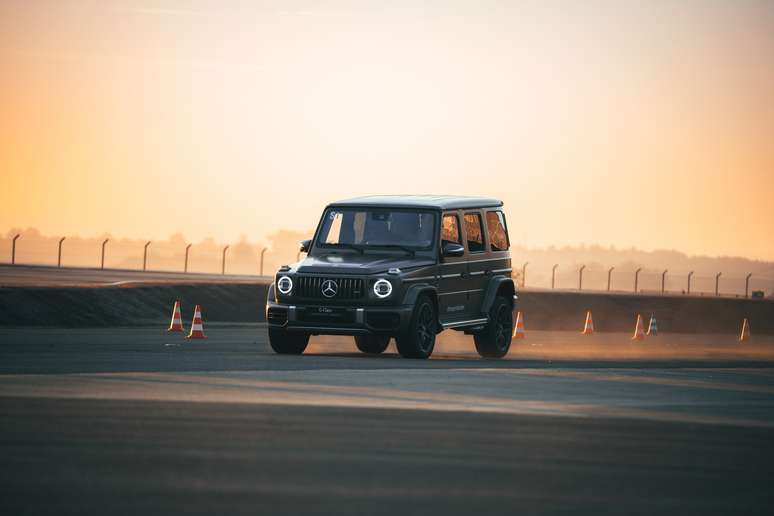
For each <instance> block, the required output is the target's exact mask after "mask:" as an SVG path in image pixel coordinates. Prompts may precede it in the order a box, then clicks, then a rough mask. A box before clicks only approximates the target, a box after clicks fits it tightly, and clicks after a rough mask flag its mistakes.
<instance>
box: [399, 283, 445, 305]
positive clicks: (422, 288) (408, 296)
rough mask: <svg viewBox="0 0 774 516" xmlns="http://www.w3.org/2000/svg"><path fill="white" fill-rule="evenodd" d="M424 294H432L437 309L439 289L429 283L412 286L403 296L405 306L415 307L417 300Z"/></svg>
mask: <svg viewBox="0 0 774 516" xmlns="http://www.w3.org/2000/svg"><path fill="white" fill-rule="evenodd" d="M422 294H430V296H431V297H432V298H433V301H434V302H435V305H436V307H437V306H438V289H436V288H435V287H434V286H433V285H430V284H428V283H421V284H418V285H411V286H410V287H409V288H408V289H407V290H406V293H405V294H404V295H403V304H404V305H412V306H413V305H414V304H416V302H417V299H418V298H419V296H421V295H422Z"/></svg>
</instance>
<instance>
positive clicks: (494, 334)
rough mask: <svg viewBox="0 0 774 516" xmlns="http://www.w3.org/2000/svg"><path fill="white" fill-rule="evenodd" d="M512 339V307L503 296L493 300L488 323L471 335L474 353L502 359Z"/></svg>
mask: <svg viewBox="0 0 774 516" xmlns="http://www.w3.org/2000/svg"><path fill="white" fill-rule="evenodd" d="M512 337H513V307H512V306H511V304H510V303H508V300H507V299H506V298H505V297H503V296H498V297H496V298H495V301H494V303H493V304H492V309H491V310H490V311H489V322H488V323H487V325H486V326H485V327H484V329H483V330H482V331H481V332H479V333H476V334H474V335H473V340H474V341H475V343H476V351H478V354H479V355H481V356H482V357H485V358H502V357H504V356H505V355H507V354H508V350H509V349H510V348H511V338H512Z"/></svg>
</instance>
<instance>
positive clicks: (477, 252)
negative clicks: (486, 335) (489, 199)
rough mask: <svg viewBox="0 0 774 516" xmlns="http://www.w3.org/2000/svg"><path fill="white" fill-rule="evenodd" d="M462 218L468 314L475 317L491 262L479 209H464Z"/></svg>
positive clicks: (482, 297) (479, 310)
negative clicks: (466, 255) (466, 264)
mask: <svg viewBox="0 0 774 516" xmlns="http://www.w3.org/2000/svg"><path fill="white" fill-rule="evenodd" d="M463 220H464V222H463V227H464V229H465V248H466V250H467V253H468V278H467V281H466V282H465V289H466V291H467V305H468V314H469V315H470V316H474V317H475V316H478V315H479V314H480V313H481V302H482V301H483V299H484V289H485V288H486V286H487V284H488V282H489V277H490V276H491V263H490V256H489V252H488V247H487V245H488V244H487V239H486V230H485V228H484V221H483V217H482V214H481V210H466V211H465V214H464V219H463Z"/></svg>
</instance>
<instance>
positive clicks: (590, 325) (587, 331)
mask: <svg viewBox="0 0 774 516" xmlns="http://www.w3.org/2000/svg"><path fill="white" fill-rule="evenodd" d="M581 333H582V334H584V335H591V334H592V333H594V319H592V318H591V310H589V311H588V312H586V324H584V325H583V331H582V332H581Z"/></svg>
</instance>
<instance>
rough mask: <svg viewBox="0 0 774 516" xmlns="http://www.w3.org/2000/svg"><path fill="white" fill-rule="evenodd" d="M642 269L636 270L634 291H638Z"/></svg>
mask: <svg viewBox="0 0 774 516" xmlns="http://www.w3.org/2000/svg"><path fill="white" fill-rule="evenodd" d="M641 270H642V267H640V268H639V269H637V270H636V271H634V293H635V294H636V293H637V285H638V284H639V282H640V271H641Z"/></svg>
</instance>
